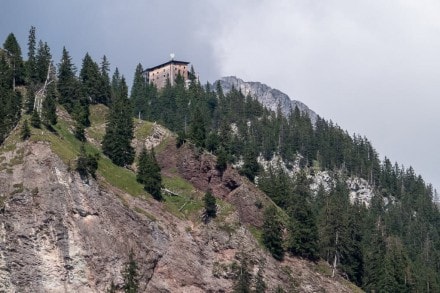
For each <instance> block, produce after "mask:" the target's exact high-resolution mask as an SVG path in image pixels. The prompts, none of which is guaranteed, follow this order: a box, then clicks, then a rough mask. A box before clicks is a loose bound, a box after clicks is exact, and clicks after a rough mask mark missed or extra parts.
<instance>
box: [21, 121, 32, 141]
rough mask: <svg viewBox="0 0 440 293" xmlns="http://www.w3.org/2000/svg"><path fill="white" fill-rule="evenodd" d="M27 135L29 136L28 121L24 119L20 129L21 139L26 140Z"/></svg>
mask: <svg viewBox="0 0 440 293" xmlns="http://www.w3.org/2000/svg"><path fill="white" fill-rule="evenodd" d="M29 137H31V129H30V128H29V123H28V121H27V119H26V120H24V122H23V127H22V129H21V139H22V140H27V139H28V138H29Z"/></svg>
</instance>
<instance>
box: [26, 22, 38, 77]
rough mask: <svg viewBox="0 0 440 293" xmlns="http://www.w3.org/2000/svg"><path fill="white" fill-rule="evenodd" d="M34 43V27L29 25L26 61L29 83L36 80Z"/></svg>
mask: <svg viewBox="0 0 440 293" xmlns="http://www.w3.org/2000/svg"><path fill="white" fill-rule="evenodd" d="M36 45H37V43H36V37H35V27H34V26H31V28H30V30H29V38H28V60H27V62H26V77H27V81H28V83H29V84H32V83H35V82H36V81H37V61H36V57H35V52H36Z"/></svg>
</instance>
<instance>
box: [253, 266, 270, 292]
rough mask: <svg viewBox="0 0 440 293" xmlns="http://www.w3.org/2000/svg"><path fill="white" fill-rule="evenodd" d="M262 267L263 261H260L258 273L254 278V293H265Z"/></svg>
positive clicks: (265, 286) (265, 287)
mask: <svg viewBox="0 0 440 293" xmlns="http://www.w3.org/2000/svg"><path fill="white" fill-rule="evenodd" d="M264 266H265V261H264V259H261V260H260V261H259V263H258V271H257V275H256V276H255V290H254V292H255V293H264V292H266V289H267V285H266V282H264Z"/></svg>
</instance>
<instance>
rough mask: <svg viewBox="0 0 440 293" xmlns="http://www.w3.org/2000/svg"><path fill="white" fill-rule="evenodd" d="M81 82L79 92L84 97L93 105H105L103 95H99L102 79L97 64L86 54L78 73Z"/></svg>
mask: <svg viewBox="0 0 440 293" xmlns="http://www.w3.org/2000/svg"><path fill="white" fill-rule="evenodd" d="M79 79H80V81H81V92H82V95H83V96H84V97H87V99H88V100H89V101H90V102H91V103H93V104H97V103H106V102H107V101H106V100H105V99H106V97H105V94H103V93H101V86H102V85H103V84H102V79H101V73H100V70H99V66H98V64H97V63H96V62H95V61H93V59H92V58H91V57H90V55H89V54H88V53H86V55H85V56H84V59H83V61H82V67H81V71H80V73H79Z"/></svg>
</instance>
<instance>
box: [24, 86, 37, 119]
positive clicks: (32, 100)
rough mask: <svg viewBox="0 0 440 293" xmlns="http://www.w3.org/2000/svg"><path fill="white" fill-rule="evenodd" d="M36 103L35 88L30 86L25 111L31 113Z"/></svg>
mask: <svg viewBox="0 0 440 293" xmlns="http://www.w3.org/2000/svg"><path fill="white" fill-rule="evenodd" d="M34 103H35V90H34V87H33V86H29V87H28V88H27V91H26V99H25V105H24V106H25V113H26V114H31V113H32V111H33V110H34Z"/></svg>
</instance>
